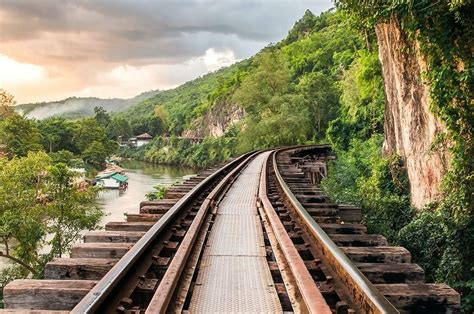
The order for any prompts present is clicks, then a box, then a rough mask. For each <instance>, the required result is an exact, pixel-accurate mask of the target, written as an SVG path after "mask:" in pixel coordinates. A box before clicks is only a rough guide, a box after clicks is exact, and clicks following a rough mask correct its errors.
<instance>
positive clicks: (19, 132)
mask: <svg viewBox="0 0 474 314" xmlns="http://www.w3.org/2000/svg"><path fill="white" fill-rule="evenodd" d="M40 139H41V135H40V133H39V131H38V128H37V127H36V125H35V122H34V121H31V120H28V119H26V118H25V117H23V116H21V115H19V114H16V113H13V114H12V115H10V116H9V117H7V118H6V119H4V120H2V121H1V122H0V144H3V145H4V147H5V151H6V152H7V153H8V154H9V155H10V156H26V155H27V154H28V152H29V151H38V150H40V149H41V144H40Z"/></svg>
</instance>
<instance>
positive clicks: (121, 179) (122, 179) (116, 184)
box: [95, 172, 128, 189]
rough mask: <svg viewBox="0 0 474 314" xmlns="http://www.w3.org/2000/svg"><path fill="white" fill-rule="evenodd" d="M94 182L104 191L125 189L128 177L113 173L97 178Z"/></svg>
mask: <svg viewBox="0 0 474 314" xmlns="http://www.w3.org/2000/svg"><path fill="white" fill-rule="evenodd" d="M95 182H96V184H97V185H98V186H102V187H104V188H106V189H126V188H127V185H128V177H127V176H124V175H121V174H120V173H118V172H114V173H108V174H104V175H100V176H97V177H96V178H95Z"/></svg>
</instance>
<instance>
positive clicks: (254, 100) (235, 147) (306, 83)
mask: <svg viewBox="0 0 474 314" xmlns="http://www.w3.org/2000/svg"><path fill="white" fill-rule="evenodd" d="M367 54H370V53H369V52H366V51H365V48H364V41H363V39H362V37H361V36H360V34H359V33H358V32H357V31H355V30H353V29H352V28H351V27H350V25H349V22H348V20H347V19H346V18H345V17H344V15H343V14H340V13H333V12H326V13H323V14H321V15H320V16H318V17H316V16H314V15H313V14H312V13H311V12H310V11H307V12H306V13H305V15H304V16H303V18H302V19H301V20H299V21H298V22H297V23H296V24H295V26H294V27H293V29H291V30H290V32H289V34H288V36H287V38H285V39H283V40H282V41H281V42H279V43H277V44H274V45H270V46H268V47H265V48H264V49H262V50H261V51H260V52H259V53H258V54H257V55H255V56H254V57H251V58H249V59H247V60H245V61H242V62H240V63H237V64H234V65H233V66H231V67H228V68H225V69H221V70H219V71H217V72H215V73H210V74H208V75H206V76H203V77H202V78H198V79H196V80H194V81H191V82H188V83H186V84H184V85H182V86H180V87H178V88H176V89H174V90H168V91H163V92H161V93H159V94H157V95H156V96H155V97H152V98H150V99H147V100H146V101H144V102H142V103H140V104H138V105H137V106H134V107H131V108H130V109H128V110H126V111H124V112H122V113H120V114H119V116H121V117H124V118H126V119H127V120H129V121H130V123H131V124H132V126H133V125H139V124H140V123H142V122H143V123H146V121H147V120H148V119H150V117H152V116H156V114H157V113H158V116H161V117H165V119H162V120H163V121H162V122H163V123H164V124H166V128H165V129H166V131H167V132H168V133H169V134H170V135H176V136H181V135H183V134H184V135H191V136H199V137H202V136H207V135H212V134H218V135H222V134H224V135H223V136H221V137H218V138H215V137H210V138H208V139H207V141H205V143H203V145H210V146H209V147H207V148H206V149H203V150H202V153H199V152H198V151H200V150H199V149H197V148H196V147H194V148H193V150H190V151H188V152H184V150H186V148H185V146H186V145H185V144H182V145H178V146H179V147H180V148H179V149H181V150H182V151H180V152H178V150H179V149H177V150H175V149H174V148H178V146H176V145H172V147H171V151H172V152H176V153H177V156H171V155H172V154H170V149H169V148H167V149H166V151H167V154H166V156H164V155H163V154H162V152H160V149H161V148H163V147H162V145H158V146H157V149H155V148H153V147H150V148H149V150H148V151H147V152H146V153H145V152H142V157H143V158H145V159H147V160H150V161H161V162H163V161H167V162H183V163H187V164H194V165H203V164H205V163H207V162H213V161H218V160H221V159H223V158H225V157H226V156H228V155H230V154H234V153H236V152H241V151H248V150H250V149H257V148H267V147H275V146H281V145H287V144H297V143H306V142H314V141H318V140H322V139H323V138H324V137H325V133H326V129H327V127H328V125H329V122H330V121H331V120H333V119H335V118H336V117H337V113H338V110H339V107H340V101H339V99H340V96H341V91H342V88H341V82H342V80H343V76H344V73H345V72H346V71H347V70H348V69H349V68H350V66H351V64H352V63H353V62H354V60H355V59H358V58H369V57H368V56H366V55H367ZM379 82H381V81H379ZM378 87H380V85H379V86H378ZM371 92H372V91H368V93H369V94H370V93H371ZM376 93H377V95H378V97H381V98H379V100H378V101H379V103H378V104H379V105H380V104H381V103H382V102H383V93H382V91H381V90H380V89H377V90H376ZM366 97H369V98H370V97H372V95H368V96H366ZM222 112H224V113H225V114H224V115H222ZM244 112H245V114H243V113H244ZM219 113H221V115H220V116H219ZM376 113H378V114H379V116H378V117H376V118H375V120H377V119H378V121H379V122H380V121H381V119H382V118H381V116H380V114H381V113H382V111H381V110H378V111H377V112H376ZM376 113H373V114H376ZM225 117H232V118H230V119H227V120H226V119H225ZM239 120H240V121H239ZM132 128H133V127H132ZM378 128H379V129H380V128H381V127H380V125H379V126H378ZM276 131H278V132H276ZM175 146H176V147H175ZM214 147H215V148H216V149H215V150H214ZM217 147H219V148H217ZM222 147H223V149H222ZM191 153H192V154H191ZM193 154H194V156H192V155H193ZM200 154H208V155H206V156H202V155H200ZM211 156H212V157H211Z"/></svg>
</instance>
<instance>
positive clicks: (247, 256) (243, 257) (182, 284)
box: [3, 145, 460, 313]
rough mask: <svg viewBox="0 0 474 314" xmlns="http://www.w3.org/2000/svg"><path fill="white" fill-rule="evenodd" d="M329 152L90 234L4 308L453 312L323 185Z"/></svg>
mask: <svg viewBox="0 0 474 314" xmlns="http://www.w3.org/2000/svg"><path fill="white" fill-rule="evenodd" d="M331 158H332V156H331V152H330V147H329V146H325V145H318V146H301V147H290V148H285V149H280V150H275V151H266V152H254V153H249V154H245V155H243V156H240V157H239V158H236V159H233V160H231V161H229V162H228V163H226V164H225V165H223V166H221V167H216V168H211V169H207V170H205V171H204V172H202V173H201V174H199V175H198V176H196V177H194V178H191V179H189V180H187V181H185V182H183V183H181V184H180V185H177V186H174V187H172V188H171V189H170V190H169V191H168V192H167V193H166V195H165V197H166V199H164V200H159V201H154V202H142V203H141V205H140V214H135V215H128V216H127V221H126V222H114V223H109V224H108V225H107V226H106V228H105V231H94V232H88V233H86V234H85V235H84V241H83V243H78V244H76V245H75V246H74V247H73V249H72V252H71V257H70V258H60V259H55V260H53V261H52V262H50V263H48V265H47V266H46V270H45V279H44V280H16V281H13V282H11V283H10V284H8V285H7V286H6V288H5V290H4V300H5V304H6V310H3V311H4V312H12V313H13V312H18V311H23V312H24V311H28V310H48V311H50V312H56V311H57V312H61V311H67V312H69V311H71V312H72V313H165V312H189V313H207V312H221V313H222V312H272V313H275V312H295V313H301V312H305V313H306V312H310V313H399V312H400V313H457V312H459V311H460V298H459V295H458V294H457V293H456V292H455V291H454V290H453V289H451V288H450V287H449V286H446V285H443V284H428V283H425V282H424V273H423V270H422V269H421V268H420V267H419V266H418V265H416V264H412V263H411V255H410V253H409V252H408V251H407V250H406V249H405V248H403V247H396V246H390V245H389V244H388V243H387V240H386V239H385V238H384V237H383V236H381V235H376V234H368V233H367V228H366V227H365V226H364V225H363V224H361V220H362V217H361V209H360V208H356V207H354V206H342V205H336V204H333V203H331V201H330V200H329V199H328V197H327V196H325V195H324V194H323V192H322V191H321V189H320V188H319V182H320V180H321V178H322V177H324V176H326V172H327V171H326V161H327V160H328V159H331Z"/></svg>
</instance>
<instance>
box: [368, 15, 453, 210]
mask: <svg viewBox="0 0 474 314" xmlns="http://www.w3.org/2000/svg"><path fill="white" fill-rule="evenodd" d="M376 34H377V40H378V44H379V58H380V61H381V64H382V71H383V79H384V83H385V97H386V106H385V125H384V133H385V142H384V152H385V153H388V154H390V153H397V154H399V155H400V156H401V157H402V159H403V160H404V161H405V164H406V167H407V171H408V178H409V180H410V190H411V201H412V203H413V204H414V205H415V206H417V207H421V206H423V205H425V204H427V203H429V202H430V201H432V200H434V199H436V197H437V196H438V188H439V184H440V181H441V179H442V177H443V174H444V172H445V171H446V168H447V163H448V162H447V160H448V156H447V152H443V151H436V152H431V151H430V146H431V144H432V142H433V140H434V139H435V136H436V135H437V134H438V133H440V132H443V130H444V126H443V125H442V123H441V122H440V121H439V120H438V119H437V118H436V117H435V116H434V115H433V113H432V112H430V109H429V90H428V87H427V86H426V85H425V84H424V83H423V82H422V79H421V73H422V72H423V71H424V70H425V69H426V63H425V62H424V60H423V57H422V56H421V55H420V51H419V48H418V46H417V45H416V42H414V41H413V40H410V39H408V38H407V35H406V34H405V33H404V32H403V30H402V29H401V27H400V23H399V21H398V20H397V19H396V18H395V17H392V18H391V19H390V20H388V21H387V22H385V23H380V24H378V25H377V26H376Z"/></svg>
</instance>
